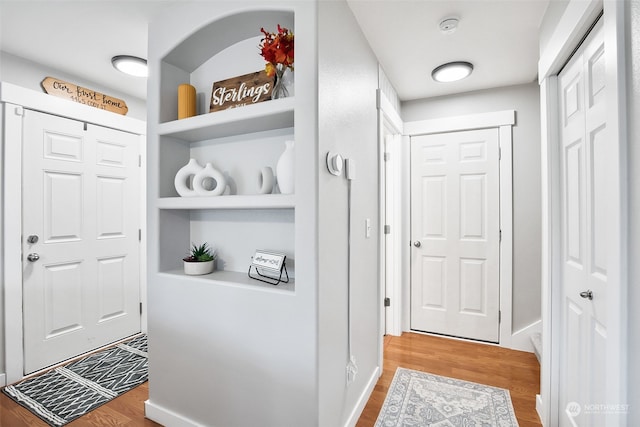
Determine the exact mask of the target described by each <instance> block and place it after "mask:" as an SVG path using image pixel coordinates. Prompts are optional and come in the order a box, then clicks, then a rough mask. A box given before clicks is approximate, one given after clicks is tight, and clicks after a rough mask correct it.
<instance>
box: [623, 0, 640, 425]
mask: <svg viewBox="0 0 640 427" xmlns="http://www.w3.org/2000/svg"><path fill="white" fill-rule="evenodd" d="M625 4H626V12H627V28H628V30H627V58H629V62H630V64H629V65H628V67H627V84H628V86H627V94H628V111H627V118H628V120H629V134H628V136H629V139H628V141H629V145H628V159H629V163H628V168H629V169H628V170H629V177H628V183H629V254H628V261H629V306H628V310H629V323H628V325H629V326H628V327H629V353H628V362H629V376H628V379H627V381H628V384H629V404H630V414H629V419H628V425H629V426H637V425H640V366H639V365H638V363H637V362H638V360H640V311H639V310H638V307H640V262H638V260H640V123H638V118H639V117H640V1H635V0H634V1H630V2H625Z"/></svg>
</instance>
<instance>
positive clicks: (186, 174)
mask: <svg viewBox="0 0 640 427" xmlns="http://www.w3.org/2000/svg"><path fill="white" fill-rule="evenodd" d="M201 170H202V166H200V164H199V163H198V162H197V160H196V159H190V160H189V163H187V164H186V165H184V166H183V167H181V168H180V170H179V171H178V173H176V177H175V178H174V180H173V185H174V186H175V187H176V191H177V192H178V194H179V195H181V196H182V197H193V196H197V194H196V192H195V190H194V189H193V187H192V186H191V185H192V184H191V183H192V180H193V177H195V176H196V174H197V173H198V172H200V171H201Z"/></svg>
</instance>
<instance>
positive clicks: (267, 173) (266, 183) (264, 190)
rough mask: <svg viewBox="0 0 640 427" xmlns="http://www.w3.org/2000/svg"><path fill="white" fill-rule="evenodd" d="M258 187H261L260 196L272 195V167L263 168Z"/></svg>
mask: <svg viewBox="0 0 640 427" xmlns="http://www.w3.org/2000/svg"><path fill="white" fill-rule="evenodd" d="M258 185H259V186H260V189H259V190H258V194H271V192H272V191H273V170H272V169H271V168H270V167H268V166H267V167H264V168H262V170H261V171H260V177H259V178H258Z"/></svg>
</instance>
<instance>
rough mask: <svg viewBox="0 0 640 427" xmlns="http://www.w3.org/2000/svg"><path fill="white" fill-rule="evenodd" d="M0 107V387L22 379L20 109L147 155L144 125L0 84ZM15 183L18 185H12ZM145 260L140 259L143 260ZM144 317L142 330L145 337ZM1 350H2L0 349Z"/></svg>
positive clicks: (143, 171)
mask: <svg viewBox="0 0 640 427" xmlns="http://www.w3.org/2000/svg"><path fill="white" fill-rule="evenodd" d="M0 102H1V103H3V104H4V114H5V117H6V120H5V123H4V129H3V135H2V144H3V145H4V158H3V159H2V163H3V164H2V166H3V168H2V169H3V176H2V183H3V189H2V192H3V195H4V204H3V207H2V218H3V223H2V229H3V232H4V235H3V236H2V239H3V242H2V243H3V245H4V253H3V257H2V267H3V272H2V273H3V276H2V280H3V283H4V307H3V308H4V343H2V344H3V345H4V354H5V378H4V381H2V378H0V386H4V385H6V384H11V383H14V382H17V381H20V380H21V379H22V378H23V377H24V351H23V319H22V116H23V114H24V109H29V110H35V111H39V112H42V113H47V114H52V115H57V116H62V117H66V118H69V119H74V120H79V121H84V122H88V123H92V124H95V125H99V126H104V127H108V128H112V129H116V130H121V131H125V132H130V133H133V134H136V135H139V138H140V139H139V144H140V154H141V156H143V155H144V154H145V153H146V122H144V121H142V120H139V119H134V118H131V117H125V116H119V115H117V114H114V113H109V112H107V111H103V110H98V109H96V108H93V107H88V106H86V105H82V104H79V103H75V102H72V101H67V100H64V99H61V98H56V97H53V96H51V95H47V94H44V93H40V92H36V91H33V90H30V89H25V88H22V87H20V86H16V85H13V84H10V83H5V82H0ZM140 174H141V175H140V184H141V194H140V196H141V197H140V200H141V202H140V203H141V206H140V207H141V212H140V225H141V228H142V229H143V230H144V229H146V191H145V189H146V168H145V164H144V163H143V162H141V168H140ZM16 178H17V179H16ZM144 242H145V239H141V243H142V244H141V245H140V256H141V258H140V260H141V263H140V297H141V302H142V310H143V313H146V312H147V308H146V303H147V301H146V300H147V298H146V250H145V248H144V246H145V245H144ZM143 256H144V258H143ZM145 319H146V316H145V315H143V316H142V318H141V328H142V330H143V331H146V327H147V325H146V320H145ZM0 348H1V347H0Z"/></svg>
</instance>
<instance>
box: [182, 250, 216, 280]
mask: <svg viewBox="0 0 640 427" xmlns="http://www.w3.org/2000/svg"><path fill="white" fill-rule="evenodd" d="M182 260H183V261H184V273H185V274H188V275H191V276H198V275H202V274H209V273H211V272H212V271H213V269H214V263H215V260H216V252H215V251H214V250H213V249H211V247H209V245H208V244H207V242H204V243H203V244H201V245H196V244H195V243H193V244H192V246H191V249H190V250H189V255H188V256H186V257H185V258H182Z"/></svg>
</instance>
